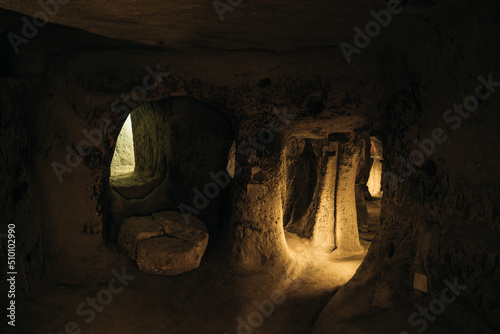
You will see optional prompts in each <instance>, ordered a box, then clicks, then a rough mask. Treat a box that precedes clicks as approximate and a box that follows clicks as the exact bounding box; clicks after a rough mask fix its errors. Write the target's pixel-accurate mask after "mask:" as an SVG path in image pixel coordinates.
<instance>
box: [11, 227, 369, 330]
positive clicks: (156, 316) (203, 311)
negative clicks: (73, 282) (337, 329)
mask: <svg viewBox="0 0 500 334" xmlns="http://www.w3.org/2000/svg"><path fill="white" fill-rule="evenodd" d="M287 240H288V244H289V247H290V250H291V252H292V254H293V255H294V257H295V259H296V265H295V267H294V268H293V270H291V272H289V273H288V274H285V273H283V274H276V273H260V274H254V275H251V276H242V275H237V274H234V273H232V272H231V271H230V270H228V269H227V268H225V267H224V266H222V265H221V264H219V263H218V261H216V260H214V258H213V256H212V255H211V254H206V256H205V258H204V259H203V261H202V264H201V266H200V268H198V269H197V270H194V271H192V272H188V273H185V274H182V275H179V276H175V277H161V276H153V275H147V274H144V273H142V272H140V271H139V270H138V269H137V268H136V267H135V265H134V263H132V262H131V261H127V260H125V259H124V260H123V268H125V269H124V270H125V273H126V275H130V279H129V280H128V281H126V282H127V286H126V287H125V288H124V289H122V291H120V292H118V293H112V294H111V296H112V297H111V299H110V301H109V303H108V304H106V305H102V304H101V303H99V297H100V299H101V301H103V302H104V303H107V302H108V300H107V297H108V295H109V294H106V292H100V291H101V290H102V289H104V290H108V291H109V287H108V283H109V282H92V281H89V282H88V283H87V284H86V285H85V286H60V285H56V284H48V285H47V286H45V287H44V288H43V289H42V290H40V291H39V292H38V293H37V294H36V295H33V296H31V297H30V299H24V298H23V300H22V303H23V304H24V305H23V306H22V309H23V310H25V311H26V312H23V317H25V316H26V319H30V320H29V321H19V326H18V327H17V328H16V329H17V331H16V333H44V334H45V333H52V334H56V333H66V332H67V333H72V332H71V330H70V331H65V326H68V328H72V326H73V327H74V328H81V329H82V333H86V334H94V333H95V334H104V333H121V334H128V333H134V334H136V333H150V334H154V333H178V334H181V333H186V334H188V333H189V334H191V333H199V332H200V331H203V332H204V333H221V334H223V333H224V334H225V333H229V334H233V333H250V332H251V333H269V334H271V333H297V334H298V333H308V332H310V331H311V328H312V325H313V323H314V321H315V319H316V317H317V316H318V315H319V313H320V311H321V310H322V309H323V307H324V306H325V305H326V303H327V302H328V301H329V300H330V299H331V297H332V296H333V294H335V292H336V291H338V289H339V287H341V286H342V285H343V284H345V283H346V282H347V281H348V280H349V279H350V278H351V277H352V275H353V274H354V273H355V271H356V269H357V268H358V266H359V265H360V263H361V261H362V259H363V257H364V253H363V254H362V255H357V256H353V257H350V258H344V259H338V258H334V257H333V256H332V254H327V253H323V252H320V251H317V250H314V249H313V248H311V246H310V244H309V241H308V240H306V239H301V238H299V237H297V236H296V235H293V234H287ZM364 246H365V248H367V246H369V243H368V242H365V243H364ZM112 269H113V268H110V273H109V278H110V280H111V279H112V278H113V277H114V275H113V274H112V273H111V270H112ZM114 269H116V270H117V271H118V272H120V273H121V272H122V268H114ZM132 276H133V277H134V278H133V279H132ZM113 284H114V288H115V289H119V286H120V284H119V283H118V282H117V281H114V282H113ZM88 298H96V299H97V307H96V311H95V312H93V311H90V310H91V309H92V307H91V306H90V305H91V304H90V303H92V300H89V299H88ZM273 299H274V301H273ZM82 303H83V305H81V304H82ZM79 306H80V308H79ZM78 308H79V309H78ZM259 308H260V311H259ZM28 310H29V311H28ZM93 314H95V318H93ZM71 322H74V324H72V323H71ZM68 323H69V325H68ZM76 326H78V327H76ZM75 333H76V332H75Z"/></svg>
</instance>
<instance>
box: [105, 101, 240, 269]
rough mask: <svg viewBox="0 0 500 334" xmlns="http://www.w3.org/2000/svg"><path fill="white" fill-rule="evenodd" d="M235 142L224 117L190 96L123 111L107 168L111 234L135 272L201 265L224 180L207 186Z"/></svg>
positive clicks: (215, 225) (220, 213)
mask: <svg viewBox="0 0 500 334" xmlns="http://www.w3.org/2000/svg"><path fill="white" fill-rule="evenodd" d="M233 141H234V133H233V129H232V125H231V123H230V121H229V120H228V119H227V117H226V116H225V115H224V114H223V113H222V112H220V111H219V110H217V109H216V108H214V107H212V106H210V105H208V104H206V103H204V102H202V101H199V100H196V99H194V98H190V97H174V98H169V99H164V100H160V101H155V102H151V103H147V104H144V105H141V106H140V107H138V108H137V109H135V110H134V111H132V113H131V114H130V115H129V118H127V120H126V121H125V123H124V125H123V127H122V129H121V132H120V134H119V135H118V138H117V142H116V146H115V151H114V156H113V160H112V162H111V166H110V171H111V177H110V183H109V185H110V198H109V203H110V206H109V216H110V222H109V224H110V231H111V232H110V233H109V234H110V235H111V236H113V237H114V240H112V241H115V242H116V243H117V244H118V246H119V248H120V250H121V251H122V252H123V253H125V254H126V255H128V256H129V257H130V258H131V259H132V260H134V261H136V262H137V265H138V266H139V268H140V269H141V270H143V271H145V272H148V273H155V274H162V275H176V274H179V273H182V272H185V271H189V270H192V269H194V268H196V267H197V266H198V265H199V263H200V260H201V257H202V256H203V254H204V252H205V249H206V247H207V242H208V239H209V238H208V236H209V234H210V239H211V240H212V241H213V240H215V239H216V236H217V234H218V232H220V230H221V229H222V228H223V222H224V216H225V210H226V208H227V200H228V193H229V187H228V184H229V182H230V179H229V178H228V180H227V184H224V187H222V186H221V187H219V188H218V189H216V190H217V191H216V192H217V194H215V193H214V189H213V187H212V186H211V185H212V184H214V180H213V177H214V175H220V173H217V171H225V168H226V165H227V163H228V152H229V150H230V147H231V144H232V142H233ZM217 185H218V183H217ZM207 191H208V193H207ZM172 254H174V255H175V254H176V255H175V256H174V255H172ZM179 257H183V258H182V260H179Z"/></svg>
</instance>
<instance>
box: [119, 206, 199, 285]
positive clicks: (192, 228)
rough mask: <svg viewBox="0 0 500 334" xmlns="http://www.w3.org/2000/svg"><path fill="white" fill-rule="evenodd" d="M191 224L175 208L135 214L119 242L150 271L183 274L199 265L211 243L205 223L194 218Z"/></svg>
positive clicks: (123, 229) (127, 220)
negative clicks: (144, 214) (149, 214)
mask: <svg viewBox="0 0 500 334" xmlns="http://www.w3.org/2000/svg"><path fill="white" fill-rule="evenodd" d="M189 223H190V224H189V225H188V224H186V222H185V221H184V219H183V217H182V215H181V214H180V213H178V212H175V211H163V212H159V213H155V214H153V216H147V217H131V218H128V219H126V220H125V221H124V222H123V224H122V226H121V227H120V232H119V237H118V245H119V247H120V249H121V250H122V251H123V252H124V253H125V254H126V255H127V256H129V257H130V258H131V259H132V260H135V261H136V263H137V266H138V267H139V269H140V270H142V271H144V272H146V273H149V274H157V275H167V276H172V275H179V274H182V273H184V272H187V271H191V270H193V269H196V268H198V267H199V265H200V261H201V258H202V257H203V254H204V253H205V249H206V247H207V244H208V233H207V228H206V226H205V225H204V224H203V222H201V221H200V220H199V219H196V218H194V217H190V220H189Z"/></svg>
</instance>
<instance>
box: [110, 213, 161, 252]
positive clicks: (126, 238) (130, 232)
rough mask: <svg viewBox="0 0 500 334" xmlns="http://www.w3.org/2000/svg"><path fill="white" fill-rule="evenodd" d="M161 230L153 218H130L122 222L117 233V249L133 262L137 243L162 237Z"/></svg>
mask: <svg viewBox="0 0 500 334" xmlns="http://www.w3.org/2000/svg"><path fill="white" fill-rule="evenodd" d="M163 234H164V232H163V229H162V227H161V225H160V224H158V223H157V222H156V221H155V220H154V218H153V217H151V216H146V217H130V218H127V219H125V220H124V221H123V223H122V225H121V227H120V231H119V232H118V247H120V250H121V251H122V252H123V253H124V254H125V255H127V256H128V257H129V258H131V259H132V260H134V261H135V258H136V250H137V246H138V245H139V242H140V241H142V240H146V239H149V238H154V237H158V236H160V235H163Z"/></svg>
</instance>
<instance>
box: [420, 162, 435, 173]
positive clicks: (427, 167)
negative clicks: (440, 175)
mask: <svg viewBox="0 0 500 334" xmlns="http://www.w3.org/2000/svg"><path fill="white" fill-rule="evenodd" d="M422 169H423V171H424V172H425V173H427V175H429V176H435V175H436V174H437V166H436V163H435V162H434V160H432V159H429V160H427V161H426V162H425V163H424V164H423V166H422Z"/></svg>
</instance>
